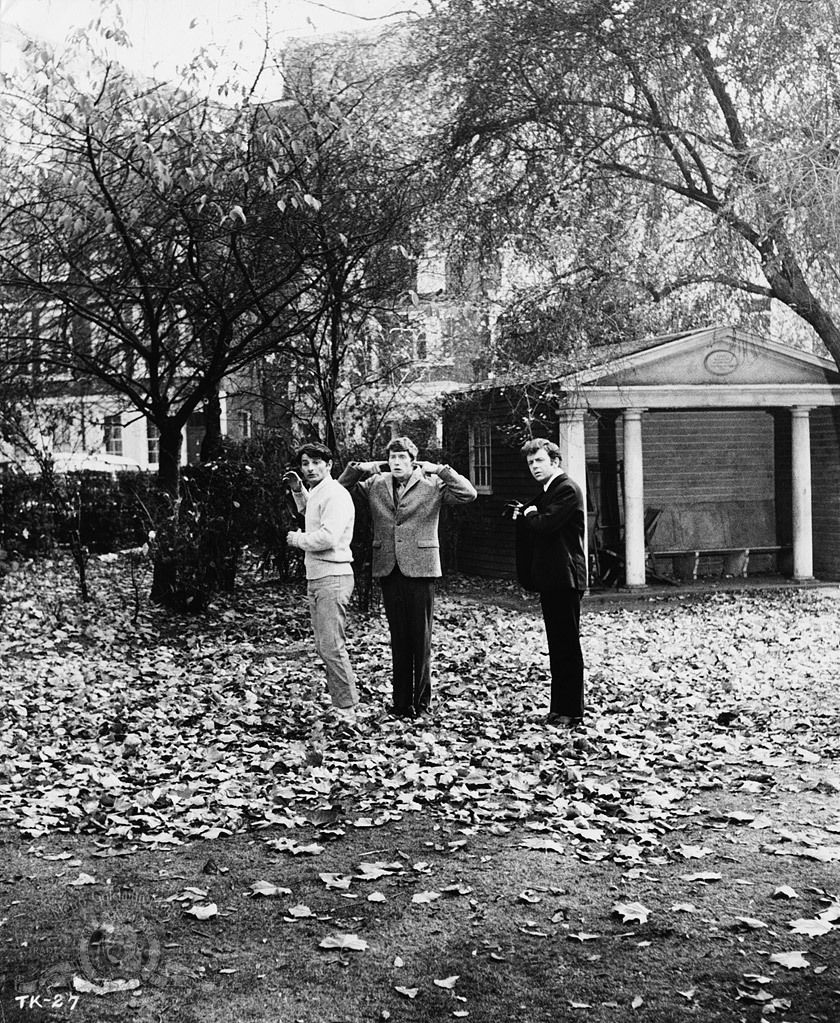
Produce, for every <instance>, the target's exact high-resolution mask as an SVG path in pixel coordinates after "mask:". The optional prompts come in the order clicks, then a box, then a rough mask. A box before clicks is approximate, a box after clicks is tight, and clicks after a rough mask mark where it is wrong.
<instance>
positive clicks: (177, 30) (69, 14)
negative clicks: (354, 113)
mask: <svg viewBox="0 0 840 1023" xmlns="http://www.w3.org/2000/svg"><path fill="white" fill-rule="evenodd" d="M413 3H414V0H328V2H323V3H322V2H317V0H120V8H121V10H122V12H123V17H124V20H125V26H126V30H127V32H128V35H129V37H130V39H131V42H132V48H131V51H130V54H129V55H126V53H125V52H124V51H123V52H122V53H121V60H123V61H124V62H125V63H127V64H129V65H130V66H133V67H134V69H135V70H138V71H143V72H146V73H152V72H155V74H156V77H163V78H171V77H174V76H176V75H177V68H178V67H179V66H183V65H184V64H185V63H186V62H187V61H188V60H189V58H190V56H191V55H192V54H193V53H194V52H196V50H198V49H199V48H200V47H202V46H205V45H207V44H216V45H217V46H219V47H222V48H223V49H224V51H225V53H226V54H227V55H228V57H229V59H231V60H233V61H237V62H238V63H240V64H241V65H244V66H246V67H247V66H248V65H249V64H251V65H255V63H256V62H258V60H259V57H260V53H261V45H260V43H261V40H262V38H263V37H264V26H265V13H264V11H265V10H266V9H267V10H268V12H269V32H270V36H271V38H272V39H275V40H277V41H278V43H279V42H280V41H281V40H282V38H283V37H289V36H312V35H315V34H316V33H327V32H347V31H358V30H360V29H363V28H365V27H369V26H370V25H372V24H376V23H377V20H379V19H385V22H384V23H386V24H388V23H391V22H392V21H394V20H395V17H394V12H399V11H405V9H406V8H407V7H410V6H413ZM99 7H100V4H99V0H0V68H3V69H4V70H8V69H9V67H10V66H11V65H12V64H13V62H14V59H15V53H16V47H17V44H18V43H19V41H20V39H21V38H22V37H23V36H34V37H36V38H41V39H44V40H46V41H47V42H50V43H52V44H53V45H60V44H61V43H62V42H63V40H64V39H66V37H67V35H68V33H69V32H71V31H72V30H73V29H74V28H79V27H81V26H84V25H87V24H89V23H90V22H91V21H92V20H94V19H95V18H96V17H97V16H98V13H99ZM380 23H381V22H380Z"/></svg>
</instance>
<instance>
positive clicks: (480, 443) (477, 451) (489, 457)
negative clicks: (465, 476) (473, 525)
mask: <svg viewBox="0 0 840 1023" xmlns="http://www.w3.org/2000/svg"><path fill="white" fill-rule="evenodd" d="M470 476H471V478H472V482H473V486H474V487H475V489H476V490H477V491H478V492H479V494H492V493H493V447H492V427H491V426H490V424H489V423H477V424H473V425H472V426H471V427H470Z"/></svg>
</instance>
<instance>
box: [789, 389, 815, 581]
mask: <svg viewBox="0 0 840 1023" xmlns="http://www.w3.org/2000/svg"><path fill="white" fill-rule="evenodd" d="M810 411H811V410H810V408H807V407H805V406H796V407H794V408H792V409H791V410H790V414H791V419H792V430H791V440H792V444H791V456H792V463H793V473H792V476H793V578H794V579H813V577H814V541H813V533H812V527H811V423H810V419H809V417H808V413H809V412H810Z"/></svg>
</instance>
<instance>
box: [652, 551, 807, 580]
mask: <svg viewBox="0 0 840 1023" xmlns="http://www.w3.org/2000/svg"><path fill="white" fill-rule="evenodd" d="M792 549H793V548H792V547H789V546H784V545H771V546H766V547H700V548H695V549H694V550H657V551H650V557H651V558H652V559H653V560H654V564H655V559H657V558H671V559H672V560H673V562H674V573H675V575H677V576H679V577H680V578H681V579H692V580H695V579H697V573H698V571H699V568H700V558H701V557H703V556H706V557H712V558H714V557H717V558H723V572H722V574H723V575H730V576H741V577H744V578H746V575H747V572H748V569H749V564H750V556H751V555H754V554H759V555H760V554H779V553H782V552H784V553H788V552H790V551H792Z"/></svg>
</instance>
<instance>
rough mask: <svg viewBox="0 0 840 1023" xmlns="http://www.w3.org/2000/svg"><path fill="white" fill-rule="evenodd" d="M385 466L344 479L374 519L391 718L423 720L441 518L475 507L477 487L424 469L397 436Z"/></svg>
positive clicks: (364, 467)
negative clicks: (451, 510) (460, 507)
mask: <svg viewBox="0 0 840 1023" xmlns="http://www.w3.org/2000/svg"><path fill="white" fill-rule="evenodd" d="M385 451H386V454H387V457H388V466H387V469H388V470H390V471H387V472H383V471H382V468H383V467H382V466H380V463H379V462H351V463H350V465H348V466H347V468H346V469H345V470H344V472H343V473H342V474H341V476H340V477H339V483H343V484H344V486H345V487H347V488H348V490H350V489H353V488H354V487H355V488H358V490H359V492H360V493H362V494H363V495H364V496H365V497H366V498H367V501H368V503H369V505H370V511H371V518H372V520H373V575H374V577H375V578H377V579H379V580H380V581H381V584H382V600H383V603H384V604H385V616H386V618H387V619H388V628H389V630H390V633H391V656H392V660H393V687H394V705H393V712H394V714H396V715H398V716H399V717H417V716H418V715H419V714H423V713H424V712H425V711H427V710H428V709H429V703H430V700H431V693H432V685H431V651H432V618H433V613H434V599H435V579H437V578H438V577H439V576H440V575H441V565H440V541H439V539H438V519H439V517H440V507H441V504H444V503H445V504H467V503H469V502H470V501H474V500H475V498H476V496H477V494H476V491H475V487H473V485H472V483H470V481H469V480H468V479H466V477H464V476H461V475H459V474H458V473H457V472H455V470H454V469H451V468H450V467H449V466H448V465H437V464H436V463H434V462H418V461H416V459H417V446H416V445H415V444H414V442H413V441H412V440H410V439H409V438H408V437H395V438H394V439H393V440H391V441H390V442H389V444H388V446H387V447H386V449H385Z"/></svg>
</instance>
